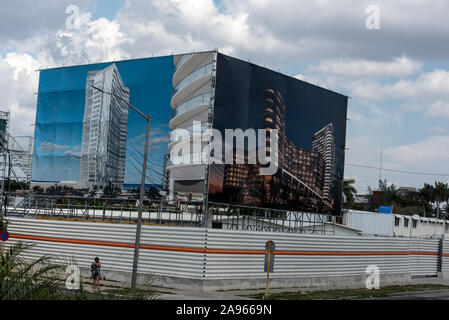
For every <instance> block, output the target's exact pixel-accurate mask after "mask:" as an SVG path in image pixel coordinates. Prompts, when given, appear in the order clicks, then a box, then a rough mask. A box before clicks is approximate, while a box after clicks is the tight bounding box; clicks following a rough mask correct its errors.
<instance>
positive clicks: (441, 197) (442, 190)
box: [434, 181, 449, 219]
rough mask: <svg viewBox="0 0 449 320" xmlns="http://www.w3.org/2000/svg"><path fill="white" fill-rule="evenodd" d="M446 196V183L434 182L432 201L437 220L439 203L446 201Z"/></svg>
mask: <svg viewBox="0 0 449 320" xmlns="http://www.w3.org/2000/svg"><path fill="white" fill-rule="evenodd" d="M448 194H449V187H448V185H447V183H443V182H439V181H438V182H437V181H435V188H434V200H435V202H436V204H437V219H438V218H439V217H440V203H441V202H445V201H446V200H447V198H448Z"/></svg>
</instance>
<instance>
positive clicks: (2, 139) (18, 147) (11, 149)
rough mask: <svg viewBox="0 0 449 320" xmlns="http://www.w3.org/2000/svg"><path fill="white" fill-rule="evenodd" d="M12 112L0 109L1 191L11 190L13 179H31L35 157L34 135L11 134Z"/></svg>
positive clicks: (28, 180)
mask: <svg viewBox="0 0 449 320" xmlns="http://www.w3.org/2000/svg"><path fill="white" fill-rule="evenodd" d="M9 129H10V113H9V112H8V111H0V174H1V176H2V177H1V193H2V194H4V193H5V191H9V185H6V184H5V183H6V182H8V184H9V182H10V181H11V179H13V180H16V181H22V182H25V183H29V182H30V181H31V164H32V159H33V137H31V136H15V137H14V136H12V135H11V134H10V131H9Z"/></svg>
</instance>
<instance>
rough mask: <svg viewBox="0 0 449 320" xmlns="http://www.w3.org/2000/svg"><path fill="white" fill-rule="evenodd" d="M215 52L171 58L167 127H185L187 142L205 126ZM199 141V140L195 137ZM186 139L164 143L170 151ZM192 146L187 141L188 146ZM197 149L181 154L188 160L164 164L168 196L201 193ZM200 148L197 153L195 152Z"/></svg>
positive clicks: (202, 171)
mask: <svg viewBox="0 0 449 320" xmlns="http://www.w3.org/2000/svg"><path fill="white" fill-rule="evenodd" d="M215 62H216V52H202V53H192V54H185V55H177V56H175V57H174V63H175V72H174V74H173V88H174V92H173V96H172V99H171V107H172V109H173V111H172V116H171V120H170V123H169V125H170V128H171V129H172V130H175V129H186V130H188V131H189V133H190V136H191V141H192V140H193V139H201V135H202V133H203V132H204V130H206V129H207V127H208V122H209V116H210V115H209V113H210V106H211V104H213V97H214V86H213V78H214V76H215ZM194 121H198V122H200V126H198V127H199V128H200V131H199V132H195V130H194V127H193V125H194ZM199 141H201V140H199ZM180 143H187V142H186V141H177V142H176V141H174V142H171V143H170V144H169V145H168V148H169V149H170V150H172V149H173V147H174V146H175V145H177V147H179V144H180ZM206 144H207V141H204V140H203V141H202V142H201V144H198V145H201V150H204V147H205V146H206ZM191 145H193V144H192V143H190V146H191ZM201 150H190V151H191V153H190V154H188V155H184V154H183V157H186V158H188V159H189V161H190V163H188V162H189V161H184V163H183V164H177V165H175V164H173V163H172V161H171V160H168V163H167V165H166V167H165V170H166V172H164V177H166V179H167V180H168V194H169V199H174V198H176V197H178V196H184V197H186V198H189V197H192V196H194V197H195V196H196V197H197V196H199V195H201V197H202V195H203V193H204V184H205V180H206V179H205V176H206V175H205V170H206V167H205V164H203V163H201V153H200V152H201ZM198 151H200V152H198Z"/></svg>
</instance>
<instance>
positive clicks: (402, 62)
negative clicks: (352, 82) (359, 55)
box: [307, 57, 421, 77]
mask: <svg viewBox="0 0 449 320" xmlns="http://www.w3.org/2000/svg"><path fill="white" fill-rule="evenodd" d="M420 69H421V63H419V62H418V61H415V60H412V59H409V58H407V57H399V58H396V59H394V60H393V61H370V60H364V59H353V60H351V59H334V60H324V61H322V62H320V64H319V65H317V66H310V67H308V68H307V72H309V73H311V72H322V73H327V74H329V73H331V74H335V75H343V76H350V77H355V76H356V77H360V76H361V77H370V76H376V77H379V76H381V77H389V76H408V75H412V74H414V73H416V72H417V71H419V70H420Z"/></svg>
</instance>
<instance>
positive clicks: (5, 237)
mask: <svg viewBox="0 0 449 320" xmlns="http://www.w3.org/2000/svg"><path fill="white" fill-rule="evenodd" d="M0 239H2V241H3V242H5V241H6V240H8V239H9V233H8V231H3V232H2V233H1V234H0Z"/></svg>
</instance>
